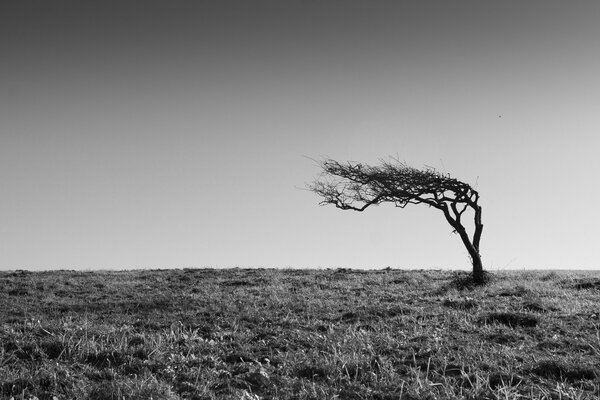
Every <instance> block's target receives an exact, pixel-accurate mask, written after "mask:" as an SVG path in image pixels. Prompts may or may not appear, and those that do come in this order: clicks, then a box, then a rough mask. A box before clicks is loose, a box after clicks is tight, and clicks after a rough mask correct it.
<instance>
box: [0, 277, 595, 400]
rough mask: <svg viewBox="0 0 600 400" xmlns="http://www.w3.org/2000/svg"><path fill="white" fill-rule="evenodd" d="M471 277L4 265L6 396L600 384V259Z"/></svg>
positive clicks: (572, 390) (558, 390) (533, 389)
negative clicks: (579, 266) (599, 263)
mask: <svg viewBox="0 0 600 400" xmlns="http://www.w3.org/2000/svg"><path fill="white" fill-rule="evenodd" d="M465 278H466V273H462V272H448V271H402V270H378V271H368V272H366V271H354V270H320V271H315V270H264V269H258V270H249V269H229V270H212V269H186V270H152V271H123V272H108V271H98V272H74V271H59V272H26V271H16V272H4V273H0V343H1V347H0V398H1V399H10V398H14V399H33V398H38V399H40V400H45V399H55V398H56V399H60V400H63V399H90V400H105V399H115V400H116V399H119V400H123V399H140V400H141V399H144V400H145V399H154V400H159V399H196V400H199V399H254V400H258V399H334V398H336V399H379V400H384V399H389V400H391V399H518V398H524V399H597V398H600V274H598V273H593V272H589V273H566V272H499V273H496V274H495V275H494V276H493V279H492V282H491V283H490V284H488V285H487V286H484V287H469V286H468V285H465V284H464V282H465Z"/></svg>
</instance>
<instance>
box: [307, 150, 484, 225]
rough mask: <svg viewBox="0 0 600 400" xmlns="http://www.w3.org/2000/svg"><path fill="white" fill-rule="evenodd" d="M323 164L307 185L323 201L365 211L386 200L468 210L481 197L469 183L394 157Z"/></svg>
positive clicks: (400, 204)
mask: <svg viewBox="0 0 600 400" xmlns="http://www.w3.org/2000/svg"><path fill="white" fill-rule="evenodd" d="M320 166H321V168H322V169H323V171H322V173H321V176H320V177H319V179H317V180H315V181H314V182H313V183H312V184H311V185H310V186H309V187H308V188H309V189H310V190H312V191H313V192H315V193H317V194H319V195H320V196H321V197H322V198H323V200H322V201H321V203H320V204H323V205H325V204H333V205H335V206H336V207H338V208H341V209H345V210H356V211H363V210H365V209H366V208H367V207H369V206H371V205H377V204H380V203H383V202H392V203H394V204H395V205H396V206H397V207H402V208H403V207H405V206H406V205H407V204H427V205H429V206H431V207H435V208H438V209H442V210H443V209H446V210H447V209H448V208H447V207H448V205H449V204H450V205H451V204H454V205H455V206H456V205H462V206H463V207H464V208H465V209H466V208H467V207H469V206H471V207H475V206H476V204H477V201H478V199H479V193H478V192H477V191H476V190H475V189H473V188H472V187H471V186H470V185H469V184H467V183H464V182H461V181H459V180H457V179H455V178H452V177H451V176H450V175H448V174H443V173H441V172H439V171H437V170H436V169H435V168H431V167H426V168H425V169H417V168H414V167H410V166H408V165H407V164H405V163H404V162H401V161H399V160H397V159H394V158H390V159H389V160H380V165H376V166H373V165H366V164H362V163H356V162H346V163H340V162H338V161H335V160H332V159H326V160H324V161H321V162H320ZM463 211H464V209H463ZM461 214H462V212H461Z"/></svg>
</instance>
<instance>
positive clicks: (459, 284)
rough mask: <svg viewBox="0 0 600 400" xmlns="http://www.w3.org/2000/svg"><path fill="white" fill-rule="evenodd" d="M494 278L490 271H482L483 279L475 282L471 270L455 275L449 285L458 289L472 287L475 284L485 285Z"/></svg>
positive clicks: (475, 285)
mask: <svg viewBox="0 0 600 400" xmlns="http://www.w3.org/2000/svg"><path fill="white" fill-rule="evenodd" d="M494 278H495V275H494V274H492V273H491V272H487V271H483V281H482V282H476V281H475V280H474V279H473V273H472V272H469V273H461V274H460V275H458V276H456V278H454V279H453V280H452V283H451V285H452V286H453V287H455V288H456V289H458V290H465V289H473V288H475V287H477V286H485V285H487V284H488V283H490V282H492V281H493V280H494Z"/></svg>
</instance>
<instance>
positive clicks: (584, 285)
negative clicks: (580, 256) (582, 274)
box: [573, 278, 600, 290]
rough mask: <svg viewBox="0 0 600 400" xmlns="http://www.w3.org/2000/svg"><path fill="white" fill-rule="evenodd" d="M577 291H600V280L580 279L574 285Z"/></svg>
mask: <svg viewBox="0 0 600 400" xmlns="http://www.w3.org/2000/svg"><path fill="white" fill-rule="evenodd" d="M573 287H574V288H575V289H579V290H583V289H597V290H600V279H595V278H586V279H578V280H577V281H576V282H575V284H574V285H573Z"/></svg>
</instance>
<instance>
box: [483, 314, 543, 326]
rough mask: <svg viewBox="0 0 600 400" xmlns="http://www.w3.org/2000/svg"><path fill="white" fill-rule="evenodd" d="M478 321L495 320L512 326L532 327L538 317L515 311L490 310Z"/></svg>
mask: <svg viewBox="0 0 600 400" xmlns="http://www.w3.org/2000/svg"><path fill="white" fill-rule="evenodd" d="M480 321H481V322H483V323H486V324H489V323H494V322H497V323H500V324H503V325H506V326H509V327H513V328H516V327H527V328H533V327H535V326H537V324H538V323H539V319H538V318H537V317H536V316H534V315H530V314H522V313H516V312H492V313H488V314H486V315H483V316H482V317H480Z"/></svg>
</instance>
